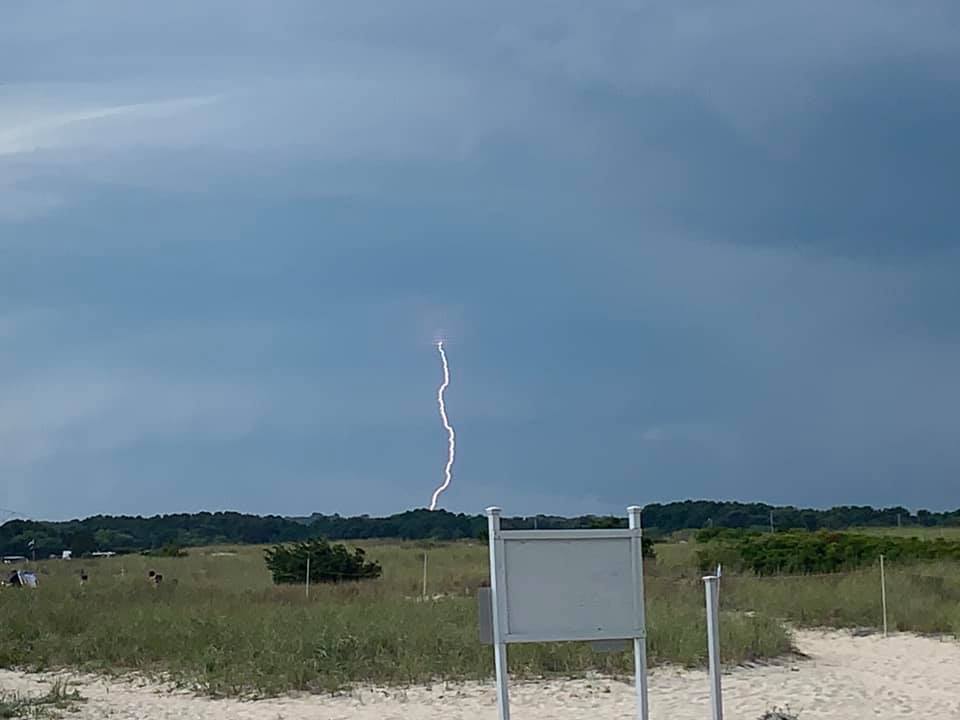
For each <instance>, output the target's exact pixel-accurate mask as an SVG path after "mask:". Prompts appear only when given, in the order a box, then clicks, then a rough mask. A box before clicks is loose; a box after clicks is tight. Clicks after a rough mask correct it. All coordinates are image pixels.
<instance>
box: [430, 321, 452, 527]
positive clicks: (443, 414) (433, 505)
mask: <svg viewBox="0 0 960 720" xmlns="http://www.w3.org/2000/svg"><path fill="white" fill-rule="evenodd" d="M437 350H438V351H439V352H440V361H441V362H442V363H443V383H441V385H440V389H439V390H437V405H439V406H440V419H441V420H442V421H443V427H444V429H445V430H446V431H447V437H448V438H449V447H448V449H447V466H446V468H445V469H444V471H443V472H444V480H443V484H442V485H440V487H438V488H437V489H436V490H434V492H433V499H432V500H431V501H430V509H431V510H436V509H437V499H438V498H439V497H440V493H442V492H443V491H444V490H446V489H447V488H448V487H450V480H451V479H452V478H453V460H454V457H455V456H456V454H457V435H456V433H454V431H453V426H452V425H451V424H450V420H449V419H448V418H447V406H446V403H445V402H444V400H443V393H444V392H445V391H446V389H447V388H448V387H449V386H450V366H449V365H447V353H446V352H444V350H443V340H440V341H438V342H437Z"/></svg>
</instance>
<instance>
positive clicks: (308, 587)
mask: <svg viewBox="0 0 960 720" xmlns="http://www.w3.org/2000/svg"><path fill="white" fill-rule="evenodd" d="M306 592H307V599H309V598H310V556H309V555H307V582H306Z"/></svg>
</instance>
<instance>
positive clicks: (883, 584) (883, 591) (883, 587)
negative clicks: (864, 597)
mask: <svg viewBox="0 0 960 720" xmlns="http://www.w3.org/2000/svg"><path fill="white" fill-rule="evenodd" d="M880 602H881V603H882V604H883V636H884V637H887V576H886V573H885V572H884V569H883V555H881V556H880Z"/></svg>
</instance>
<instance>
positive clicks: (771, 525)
mask: <svg viewBox="0 0 960 720" xmlns="http://www.w3.org/2000/svg"><path fill="white" fill-rule="evenodd" d="M770 532H776V530H774V529H773V510H771V511H770Z"/></svg>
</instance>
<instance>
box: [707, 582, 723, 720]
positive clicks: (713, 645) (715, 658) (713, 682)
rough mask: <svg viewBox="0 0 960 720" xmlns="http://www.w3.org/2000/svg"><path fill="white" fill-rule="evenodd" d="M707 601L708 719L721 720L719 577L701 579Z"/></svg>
mask: <svg viewBox="0 0 960 720" xmlns="http://www.w3.org/2000/svg"><path fill="white" fill-rule="evenodd" d="M703 582H704V587H705V588H706V600H707V655H708V657H709V659H710V711H711V714H710V717H711V719H712V720H723V695H722V693H721V687H720V592H719V591H720V577H719V569H718V570H717V575H708V576H707V577H705V578H703Z"/></svg>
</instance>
